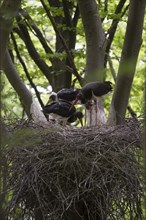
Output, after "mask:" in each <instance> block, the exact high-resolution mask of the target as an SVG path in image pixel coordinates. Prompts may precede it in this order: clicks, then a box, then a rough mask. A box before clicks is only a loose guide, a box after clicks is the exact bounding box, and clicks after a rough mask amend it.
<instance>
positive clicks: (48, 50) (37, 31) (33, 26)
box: [19, 8, 53, 54]
mask: <svg viewBox="0 0 146 220" xmlns="http://www.w3.org/2000/svg"><path fill="white" fill-rule="evenodd" d="M19 13H20V14H21V15H22V16H23V17H24V18H25V19H26V20H27V21H28V23H27V25H28V26H29V28H30V30H31V31H32V29H33V30H34V31H35V33H34V32H33V31H32V32H33V34H34V35H35V36H37V38H38V39H39V40H40V43H41V44H42V46H43V48H44V50H45V52H46V53H49V54H53V51H52V50H51V48H50V47H49V46H48V44H47V42H46V39H45V38H44V37H43V35H42V33H41V31H40V29H39V28H38V27H37V26H36V24H35V22H34V21H33V19H32V18H31V16H30V15H29V14H28V13H27V12H26V11H25V10H24V9H22V8H21V9H20V10H19Z"/></svg>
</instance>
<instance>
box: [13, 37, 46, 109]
mask: <svg viewBox="0 0 146 220" xmlns="http://www.w3.org/2000/svg"><path fill="white" fill-rule="evenodd" d="M11 39H12V41H13V44H14V48H15V51H16V54H17V57H18V59H19V61H20V63H21V65H22V67H23V69H24V72H25V74H26V77H27V79H28V81H29V83H30V85H31V86H32V88H33V89H34V91H35V93H36V96H37V98H38V101H39V103H40V105H41V107H42V108H43V107H44V104H43V101H42V99H41V97H40V93H39V91H38V90H37V87H36V86H35V84H34V83H33V80H32V79H31V77H30V75H29V72H28V70H27V67H26V65H25V62H24V61H23V59H22V57H21V55H20V53H19V50H18V47H17V43H16V40H15V37H14V35H13V33H11Z"/></svg>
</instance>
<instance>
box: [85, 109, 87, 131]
mask: <svg viewBox="0 0 146 220" xmlns="http://www.w3.org/2000/svg"><path fill="white" fill-rule="evenodd" d="M86 123H87V110H86V107H85V127H86Z"/></svg>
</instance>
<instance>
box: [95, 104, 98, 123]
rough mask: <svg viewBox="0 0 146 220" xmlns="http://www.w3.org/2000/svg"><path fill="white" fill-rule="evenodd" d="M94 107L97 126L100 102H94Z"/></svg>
mask: <svg viewBox="0 0 146 220" xmlns="http://www.w3.org/2000/svg"><path fill="white" fill-rule="evenodd" d="M94 106H95V113H96V117H95V118H96V123H95V125H97V112H98V102H97V101H96V100H94Z"/></svg>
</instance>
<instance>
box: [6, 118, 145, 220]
mask: <svg viewBox="0 0 146 220" xmlns="http://www.w3.org/2000/svg"><path fill="white" fill-rule="evenodd" d="M10 143H11V146H9V147H8V151H7V156H8V161H9V164H10V165H9V167H10V173H11V176H10V178H9V183H8V184H9V189H11V188H12V189H13V190H12V191H13V194H12V198H11V200H10V203H9V207H8V208H9V212H10V213H11V215H12V216H14V213H16V210H18V209H21V212H22V210H23V211H24V213H23V217H22V216H21V219H29V218H28V212H29V216H31V218H30V219H35V218H36V215H38V213H39V215H41V216H42V217H41V218H40V219H54V220H56V219H101V220H105V219H110V220H112V219H115V220H117V219H118V220H120V219H121V220H123V219H143V214H142V208H141V201H142V193H143V192H142V191H143V182H142V167H141V166H142V165H141V164H142V157H141V153H142V150H141V149H140V147H139V146H140V128H139V125H138V124H137V123H135V122H132V121H130V122H127V124H126V125H122V126H114V127H107V126H100V127H95V128H92V129H91V128H70V127H66V128H63V127H60V126H57V127H55V125H54V126H52V125H50V127H49V128H45V129H44V128H41V127H38V126H35V125H27V126H22V127H21V128H20V126H17V128H16V129H15V131H14V134H13V138H12V139H11V141H10ZM17 213H18V212H17ZM26 216H27V217H26ZM71 216H72V218H71ZM99 216H100V218H99ZM14 219H15V217H14Z"/></svg>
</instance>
